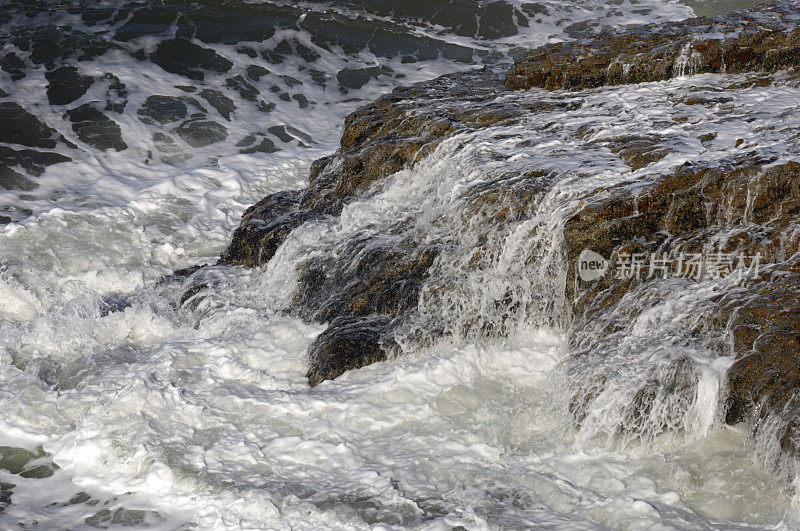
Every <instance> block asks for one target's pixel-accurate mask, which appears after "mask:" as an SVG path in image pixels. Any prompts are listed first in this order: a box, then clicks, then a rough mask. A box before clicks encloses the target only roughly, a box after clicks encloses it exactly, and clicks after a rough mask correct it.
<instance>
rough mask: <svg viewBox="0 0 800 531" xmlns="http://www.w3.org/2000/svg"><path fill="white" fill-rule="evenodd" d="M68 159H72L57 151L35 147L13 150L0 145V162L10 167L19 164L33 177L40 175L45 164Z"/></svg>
mask: <svg viewBox="0 0 800 531" xmlns="http://www.w3.org/2000/svg"><path fill="white" fill-rule="evenodd" d="M70 160H72V159H70V158H69V157H67V156H65V155H61V154H59V153H52V152H49V151H37V150H35V149H20V150H15V149H11V148H9V147H6V146H0V164H3V165H7V166H11V167H13V166H19V167H21V168H23V169H24V170H25V171H26V172H27V173H28V174H30V175H33V176H35V177H38V176H40V175H42V174H43V173H44V170H45V168H46V167H47V166H50V165H52V164H58V163H59V162H69V161H70Z"/></svg>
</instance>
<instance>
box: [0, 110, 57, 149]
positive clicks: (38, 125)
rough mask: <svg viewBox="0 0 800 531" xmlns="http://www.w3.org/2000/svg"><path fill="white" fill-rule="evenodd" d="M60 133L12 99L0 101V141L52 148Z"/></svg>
mask: <svg viewBox="0 0 800 531" xmlns="http://www.w3.org/2000/svg"><path fill="white" fill-rule="evenodd" d="M59 138H60V135H58V133H57V132H56V130H55V129H52V128H51V127H48V126H47V125H46V124H44V123H42V122H41V121H40V120H39V119H38V118H37V117H36V116H34V115H33V114H31V113H29V112H28V111H26V110H25V109H23V108H22V107H21V106H20V105H19V104H17V103H14V102H12V101H4V102H2V103H0V141H2V142H7V143H10V144H22V145H23V146H30V147H42V148H54V147H56V142H57V141H58V140H59Z"/></svg>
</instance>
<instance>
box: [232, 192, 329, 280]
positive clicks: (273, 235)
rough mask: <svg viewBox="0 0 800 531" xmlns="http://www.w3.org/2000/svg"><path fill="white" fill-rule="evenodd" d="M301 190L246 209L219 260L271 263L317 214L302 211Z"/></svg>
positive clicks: (260, 263)
mask: <svg viewBox="0 0 800 531" xmlns="http://www.w3.org/2000/svg"><path fill="white" fill-rule="evenodd" d="M301 193H302V192H301V191H300V190H293V191H290V192H278V193H276V194H272V195H268V196H267V197H265V198H264V199H262V200H261V201H259V202H258V203H256V204H255V205H253V206H251V207H250V208H248V209H247V210H245V212H244V214H243V215H242V223H241V224H240V225H239V228H237V229H236V231H235V232H234V233H233V238H232V239H231V243H230V245H228V248H227V249H226V250H225V252H224V253H223V254H222V257H221V258H220V261H221V262H223V263H228V264H236V265H244V266H248V267H256V266H260V265H263V264H266V263H267V262H269V260H270V259H271V258H272V257H273V255H274V254H275V251H277V250H278V247H280V245H281V244H282V243H283V242H284V240H285V239H286V238H287V237H288V236H289V233H290V232H291V231H292V230H294V229H295V228H297V227H299V226H300V225H302V224H303V223H305V222H306V221H308V220H309V219H313V218H314V217H315V215H314V214H313V213H312V212H309V211H307V210H302V209H300V208H299V203H300V197H301Z"/></svg>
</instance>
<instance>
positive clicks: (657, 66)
mask: <svg viewBox="0 0 800 531" xmlns="http://www.w3.org/2000/svg"><path fill="white" fill-rule="evenodd" d="M798 17H800V15H798V13H797V11H796V7H795V6H794V5H793V4H792V3H791V2H774V3H771V4H767V5H766V6H765V7H763V8H760V9H758V10H756V11H744V12H740V13H737V14H734V15H728V16H726V17H719V18H716V19H705V18H697V19H692V20H689V21H686V22H678V23H673V24H667V25H665V26H663V27H659V28H656V29H652V28H640V29H634V30H631V31H627V32H624V33H610V34H604V35H601V36H599V37H597V38H594V39H591V40H588V41H582V42H579V43H564V44H554V45H549V46H545V47H542V48H538V49H536V50H533V51H531V52H528V53H527V54H525V55H524V56H523V57H521V58H520V59H519V60H517V61H516V63H515V65H514V67H513V68H512V69H511V70H510V71H509V72H508V75H507V77H506V86H507V87H508V88H509V89H524V88H531V87H540V88H545V89H550V90H552V89H560V88H566V89H582V88H593V87H599V86H603V85H622V84H630V83H642V82H646V81H661V80H665V79H670V78H672V77H675V76H682V75H692V74H703V73H709V72H725V73H730V74H734V73H742V72H754V71H762V72H774V71H776V70H781V69H786V68H791V67H796V66H798V65H800V29H797V28H795V27H794V26H795V25H796V24H797V22H798Z"/></svg>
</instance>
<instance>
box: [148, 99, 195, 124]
mask: <svg viewBox="0 0 800 531" xmlns="http://www.w3.org/2000/svg"><path fill="white" fill-rule="evenodd" d="M187 112H188V109H187V108H186V104H184V103H183V102H182V101H181V100H180V99H178V98H173V97H172V96H158V95H156V96H148V98H147V99H146V100H145V101H144V103H143V104H142V106H141V107H139V110H137V111H136V114H138V115H139V119H140V120H141V121H142V122H144V123H146V124H154V123H159V124H161V125H164V124H168V123H170V122H177V121H178V120H181V119H183V118H186V114H187Z"/></svg>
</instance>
